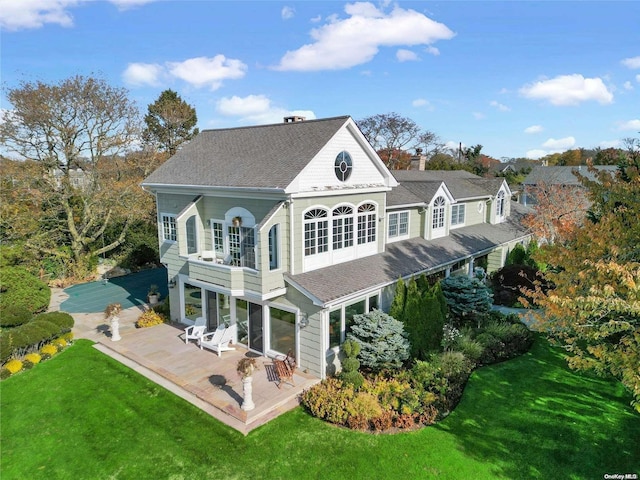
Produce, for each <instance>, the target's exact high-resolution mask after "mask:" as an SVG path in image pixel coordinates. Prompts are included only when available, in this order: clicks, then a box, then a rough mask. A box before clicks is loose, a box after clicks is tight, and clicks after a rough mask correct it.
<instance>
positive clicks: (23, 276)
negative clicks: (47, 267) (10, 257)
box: [0, 267, 51, 317]
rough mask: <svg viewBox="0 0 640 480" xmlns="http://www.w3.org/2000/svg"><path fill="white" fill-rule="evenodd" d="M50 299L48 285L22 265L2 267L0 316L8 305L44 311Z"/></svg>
mask: <svg viewBox="0 0 640 480" xmlns="http://www.w3.org/2000/svg"><path fill="white" fill-rule="evenodd" d="M50 300H51V290H50V289H49V286H48V285H47V284H46V283H44V282H43V281H41V280H40V279H39V278H38V277H36V276H35V275H33V274H31V273H29V271H28V270H27V269H26V268H23V267H4V268H3V269H2V276H0V317H4V310H5V308H8V307H10V306H13V307H22V308H25V309H27V310H28V311H30V312H32V313H38V312H44V311H45V310H46V309H47V307H48V306H49V301H50Z"/></svg>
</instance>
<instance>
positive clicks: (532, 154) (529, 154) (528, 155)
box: [524, 149, 549, 160]
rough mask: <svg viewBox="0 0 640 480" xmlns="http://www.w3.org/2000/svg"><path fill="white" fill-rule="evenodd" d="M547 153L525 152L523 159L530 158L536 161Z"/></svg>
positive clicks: (535, 150) (544, 151) (537, 150)
mask: <svg viewBox="0 0 640 480" xmlns="http://www.w3.org/2000/svg"><path fill="white" fill-rule="evenodd" d="M548 154H549V152H547V151H546V150H539V149H534V150H529V151H527V153H525V155H524V156H525V157H526V158H530V159H532V160H538V159H539V158H542V157H544V156H545V155H548Z"/></svg>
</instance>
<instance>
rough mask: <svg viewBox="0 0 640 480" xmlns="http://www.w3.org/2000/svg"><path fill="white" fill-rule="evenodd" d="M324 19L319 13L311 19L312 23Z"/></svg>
mask: <svg viewBox="0 0 640 480" xmlns="http://www.w3.org/2000/svg"><path fill="white" fill-rule="evenodd" d="M321 20H322V15H317V16H315V17H313V18H312V19H311V23H319V22H320V21H321Z"/></svg>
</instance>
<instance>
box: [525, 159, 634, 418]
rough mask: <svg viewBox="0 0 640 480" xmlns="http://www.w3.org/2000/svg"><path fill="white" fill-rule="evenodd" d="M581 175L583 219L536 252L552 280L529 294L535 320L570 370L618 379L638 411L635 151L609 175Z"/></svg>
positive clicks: (547, 278) (547, 277)
mask: <svg viewBox="0 0 640 480" xmlns="http://www.w3.org/2000/svg"><path fill="white" fill-rule="evenodd" d="M582 181H583V184H584V185H585V186H586V187H587V192H588V197H589V200H590V201H591V207H590V209H589V214H588V215H587V217H586V219H585V222H584V225H583V226H581V227H580V228H578V229H577V230H576V232H575V235H573V237H572V238H570V239H568V240H567V241H566V242H563V243H559V242H558V243H555V244H553V245H547V246H545V247H544V248H542V249H541V250H540V252H539V254H538V259H540V260H542V261H544V262H545V263H547V264H548V265H549V270H548V271H547V272H546V273H545V277H546V280H547V281H548V282H549V283H550V284H551V285H553V288H552V289H550V290H548V291H546V292H545V291H544V290H543V289H541V288H538V289H537V291H536V292H535V294H534V301H535V303H536V304H537V305H538V306H540V307H543V310H541V311H542V312H544V313H543V314H541V315H539V318H538V321H539V322H540V327H541V329H542V330H543V331H547V332H549V335H550V336H551V337H552V338H553V339H554V340H555V341H557V342H558V343H559V344H560V345H562V346H563V347H564V348H565V350H566V351H567V353H568V362H569V365H570V366H571V367H572V368H576V369H580V370H592V371H595V372H596V373H598V374H610V375H613V376H615V377H617V378H619V379H620V380H621V381H622V383H623V384H624V385H625V386H626V387H627V388H628V389H629V390H630V391H631V392H632V393H633V395H634V398H635V400H634V404H635V407H636V409H637V410H638V411H640V368H639V367H638V366H639V365H640V222H638V219H639V218H640V150H638V149H637V148H633V149H630V150H629V152H628V154H627V156H626V158H625V161H624V162H621V163H620V166H619V168H618V171H617V172H616V174H615V175H614V176H611V175H609V174H607V173H606V172H601V173H600V174H599V178H598V181H587V180H586V179H584V178H583V179H582Z"/></svg>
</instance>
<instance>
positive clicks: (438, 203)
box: [431, 197, 445, 229]
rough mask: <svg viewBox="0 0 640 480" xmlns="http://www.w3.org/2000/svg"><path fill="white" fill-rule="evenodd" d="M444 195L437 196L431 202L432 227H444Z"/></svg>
mask: <svg viewBox="0 0 640 480" xmlns="http://www.w3.org/2000/svg"><path fill="white" fill-rule="evenodd" d="M444 206H445V201H444V197H438V198H436V199H435V200H434V202H433V219H432V224H431V225H432V227H433V228H434V229H437V228H443V227H444Z"/></svg>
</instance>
